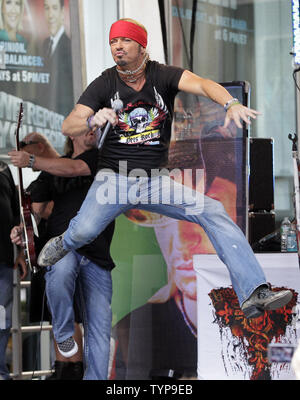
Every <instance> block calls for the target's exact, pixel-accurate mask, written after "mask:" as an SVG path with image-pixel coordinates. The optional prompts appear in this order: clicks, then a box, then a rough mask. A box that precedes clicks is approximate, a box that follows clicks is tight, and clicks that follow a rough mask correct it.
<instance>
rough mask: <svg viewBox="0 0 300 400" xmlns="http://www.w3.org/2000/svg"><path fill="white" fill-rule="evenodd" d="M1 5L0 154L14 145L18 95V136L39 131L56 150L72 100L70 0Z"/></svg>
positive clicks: (15, 0)
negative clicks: (21, 105)
mask: <svg viewBox="0 0 300 400" xmlns="http://www.w3.org/2000/svg"><path fill="white" fill-rule="evenodd" d="M0 11H1V14H0V133H1V136H0V156H1V155H3V154H6V153H7V151H9V150H10V149H11V148H12V147H14V143H15V140H14V131H15V122H16V119H17V113H18V108H19V103H20V101H23V102H24V118H23V125H22V128H21V138H22V137H24V136H25V135H26V134H28V133H29V132H33V131H37V132H40V133H43V134H45V135H46V136H47V137H48V138H49V140H50V141H51V143H52V144H53V145H54V146H55V147H56V149H57V150H58V151H60V152H61V151H62V149H63V146H64V141H65V140H64V137H63V136H62V135H61V124H62V121H63V119H64V118H65V116H66V115H67V114H68V113H69V112H70V111H71V110H72V108H73V105H74V99H73V74H72V56H71V40H70V13H69V0H1V1H0Z"/></svg>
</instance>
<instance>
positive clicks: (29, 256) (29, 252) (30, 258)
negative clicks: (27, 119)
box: [15, 103, 37, 273]
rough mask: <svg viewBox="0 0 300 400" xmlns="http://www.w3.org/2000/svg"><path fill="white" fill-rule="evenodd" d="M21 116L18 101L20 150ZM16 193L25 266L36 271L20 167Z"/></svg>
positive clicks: (30, 220) (31, 228)
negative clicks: (17, 194) (17, 195)
mask: <svg viewBox="0 0 300 400" xmlns="http://www.w3.org/2000/svg"><path fill="white" fill-rule="evenodd" d="M22 118H23V103H20V109H19V115H18V122H17V127H16V132H15V135H16V148H17V150H18V151H20V139H19V131H20V127H21V123H22ZM18 180H19V185H18V193H19V204H20V220H21V223H22V225H23V248H24V255H25V260H26V264H27V266H28V267H29V268H30V270H31V272H33V273H35V272H37V259H36V254H35V247H34V229H33V224H32V219H31V200H30V195H29V194H28V193H27V192H26V191H25V190H24V188H23V176H22V168H18Z"/></svg>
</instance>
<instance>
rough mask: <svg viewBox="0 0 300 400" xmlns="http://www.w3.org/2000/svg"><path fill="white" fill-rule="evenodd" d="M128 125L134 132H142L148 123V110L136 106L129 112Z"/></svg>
mask: <svg viewBox="0 0 300 400" xmlns="http://www.w3.org/2000/svg"><path fill="white" fill-rule="evenodd" d="M129 120H130V125H131V127H132V128H134V129H135V131H136V133H141V132H144V131H145V130H146V128H147V126H148V125H149V123H150V121H151V120H150V119H149V115H148V112H147V111H146V110H145V109H144V108H141V107H139V108H136V109H135V110H133V111H132V112H131V113H130V114H129Z"/></svg>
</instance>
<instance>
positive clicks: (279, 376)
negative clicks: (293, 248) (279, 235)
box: [194, 253, 300, 380]
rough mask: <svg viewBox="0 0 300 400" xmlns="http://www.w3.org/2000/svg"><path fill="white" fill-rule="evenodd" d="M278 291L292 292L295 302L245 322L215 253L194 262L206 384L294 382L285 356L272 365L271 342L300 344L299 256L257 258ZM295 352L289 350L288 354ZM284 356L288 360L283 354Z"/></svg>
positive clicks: (201, 367)
mask: <svg viewBox="0 0 300 400" xmlns="http://www.w3.org/2000/svg"><path fill="white" fill-rule="evenodd" d="M256 257H257V259H258V261H259V263H260V264H261V266H262V268H263V271H264V273H265V275H266V279H267V281H268V282H270V283H271V284H272V290H274V291H276V290H280V289H290V290H291V291H292V292H293V297H292V300H291V301H290V302H289V303H288V304H287V305H286V306H285V307H282V308H280V309H278V310H274V311H265V312H264V313H263V314H262V315H261V316H260V317H258V318H255V319H248V320H247V318H245V316H244V314H243V312H242V311H241V309H240V306H239V304H238V300H237V296H236V294H235V292H234V290H233V289H232V285H231V281H230V277H229V273H228V271H227V269H226V268H224V265H223V264H222V262H221V261H220V260H219V259H218V258H217V257H216V256H214V255H199V256H196V257H195V258H194V265H195V269H196V271H197V288H198V378H199V379H205V380H221V379H222V380H293V379H295V374H294V372H293V370H292V368H291V364H290V362H287V361H286V359H285V357H282V356H281V358H277V360H276V361H278V362H272V360H271V359H270V357H269V352H268V349H269V346H270V344H271V345H272V344H275V343H276V344H278V345H279V344H282V345H289V346H291V347H290V348H291V349H292V346H295V347H296V346H297V345H298V343H299V333H300V332H299V322H298V321H299V310H300V308H299V307H300V303H299V291H300V279H299V277H300V276H299V275H300V273H299V265H298V257H297V254H296V253H294V254H292V253H290V254H287V253H286V254H284V253H282V254H280V253H279V254H278V253H277V254H276V253H268V254H267V253H265V254H256ZM288 351H289V349H286V352H288ZM282 355H283V356H284V354H283V352H282Z"/></svg>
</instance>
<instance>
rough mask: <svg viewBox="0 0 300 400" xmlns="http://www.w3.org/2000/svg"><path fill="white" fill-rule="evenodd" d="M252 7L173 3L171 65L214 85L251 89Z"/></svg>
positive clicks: (229, 2) (216, 0)
mask: <svg viewBox="0 0 300 400" xmlns="http://www.w3.org/2000/svg"><path fill="white" fill-rule="evenodd" d="M254 56H255V49H254V11H253V3H251V2H244V1H238V0H198V1H197V2H196V4H195V2H194V1H193V0H172V64H174V65H178V66H180V67H184V68H188V69H191V70H193V72H195V73H196V74H199V75H200V76H203V77H204V78H210V79H213V80H214V81H216V82H227V81H233V80H247V81H249V82H251V84H252V85H253V86H254V83H255V82H254V81H255V64H254V62H255V57H254Z"/></svg>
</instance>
